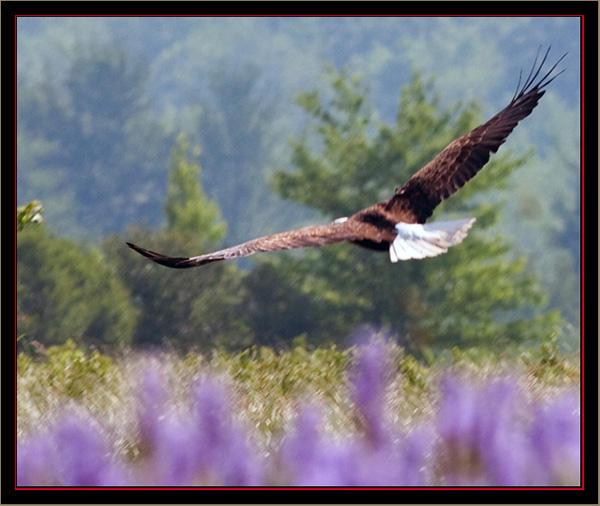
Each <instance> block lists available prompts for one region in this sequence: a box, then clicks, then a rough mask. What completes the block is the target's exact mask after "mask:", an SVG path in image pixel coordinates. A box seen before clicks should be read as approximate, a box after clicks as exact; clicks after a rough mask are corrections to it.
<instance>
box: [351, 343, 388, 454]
mask: <svg viewBox="0 0 600 506" xmlns="http://www.w3.org/2000/svg"><path fill="white" fill-rule="evenodd" d="M358 349H359V351H358V361H357V363H356V365H355V366H354V368H353V371H352V376H351V377H352V384H353V387H354V389H353V400H354V402H355V404H356V407H357V409H358V415H359V420H358V421H359V424H360V425H362V428H363V429H364V432H365V434H366V436H367V438H368V439H369V440H370V441H371V443H372V444H373V445H374V446H378V445H382V444H384V442H385V440H386V437H387V435H386V431H385V423H384V418H385V417H384V411H385V405H386V401H385V394H386V388H387V386H388V381H389V375H390V367H389V359H388V353H389V351H388V346H386V343H385V342H384V341H383V339H381V338H377V337H372V338H371V339H370V340H369V341H367V342H366V344H364V345H359V347H358Z"/></svg>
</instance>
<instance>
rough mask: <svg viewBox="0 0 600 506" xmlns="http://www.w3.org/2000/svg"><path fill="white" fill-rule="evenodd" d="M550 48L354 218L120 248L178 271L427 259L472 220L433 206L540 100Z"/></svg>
mask: <svg viewBox="0 0 600 506" xmlns="http://www.w3.org/2000/svg"><path fill="white" fill-rule="evenodd" d="M549 51H550V48H548V50H547V51H546V53H545V54H544V57H543V58H542V61H541V63H540V65H539V67H537V69H536V66H537V60H538V56H539V51H538V55H537V56H536V59H535V61H534V63H533V66H532V68H531V71H530V72H529V75H528V77H527V79H526V80H525V83H524V84H523V87H522V88H520V85H521V75H519V82H518V84H517V91H516V92H515V94H514V96H513V98H512V100H511V101H510V103H509V104H508V105H507V106H506V107H505V108H504V109H502V110H501V111H500V112H499V113H498V114H496V115H495V116H494V117H493V118H491V119H490V120H488V121H486V122H485V123H483V124H482V125H480V126H478V127H477V128H475V129H474V130H472V131H471V132H469V133H468V134H466V135H464V136H463V137H461V138H459V139H457V140H455V141H453V142H452V143H450V144H449V145H448V146H447V147H446V148H445V149H444V150H443V151H442V152H441V153H440V154H438V155H437V156H436V157H435V158H434V159H433V160H432V161H431V162H429V163H428V164H427V165H425V166H424V167H423V168H422V169H420V170H419V171H418V172H417V173H416V174H414V175H413V176H412V177H411V178H410V179H409V180H408V181H407V182H406V184H405V185H404V186H402V187H401V188H398V189H396V191H395V193H394V195H393V196H392V197H391V198H389V199H387V200H384V201H383V202H379V203H377V204H374V205H372V206H370V207H367V208H366V209H363V210H361V211H358V212H357V213H356V214H353V215H352V216H349V217H347V218H338V219H337V220H335V221H333V222H332V223H330V224H328V225H316V226H310V227H304V228H300V229H297V230H290V231H288V232H281V233H279V234H274V235H269V236H266V237H260V238H258V239H253V240H251V241H248V242H245V243H242V244H239V245H237V246H232V247H231V248H225V249H222V250H219V251H215V252H213V253H207V254H204V255H198V256H194V257H188V258H183V257H180V258H175V257H169V256H165V255H161V254H160V253H155V252H153V251H149V250H147V249H144V248H140V247H139V246H136V245H135V244H132V243H129V242H128V243H127V245H128V246H129V247H130V248H132V249H134V250H135V251H137V252H138V253H140V254H141V255H144V256H145V257H148V258H149V259H150V260H153V261H154V262H156V263H158V264H161V265H166V266H167V267H173V268H177V269H182V268H187V267H197V266H199V265H204V264H207V263H210V262H216V261H218V260H227V259H229V258H237V257H245V256H249V255H253V254H255V253H260V252H263V251H276V250H285V249H292V248H307V247H316V246H323V245H325V244H334V243H339V242H345V241H348V242H351V243H354V244H358V245H361V246H365V247H367V248H371V249H375V250H387V249H389V254H390V260H391V261H392V262H397V261H398V260H409V259H412V258H425V257H434V256H437V255H440V254H442V253H445V252H446V251H448V248H449V247H450V246H454V245H456V244H459V243H460V242H461V241H462V240H463V239H464V238H465V237H466V236H467V232H468V230H469V229H470V228H471V226H472V225H473V223H474V222H475V218H469V219H463V220H455V221H448V222H434V223H430V224H429V223H428V224H425V221H426V220H427V218H429V217H430V216H431V215H432V213H433V210H434V209H435V207H436V206H437V205H438V204H439V203H440V202H441V201H442V200H444V199H446V198H448V197H449V196H450V195H452V194H453V193H454V192H455V191H456V190H458V189H459V188H461V187H462V186H463V185H464V184H465V183H466V182H467V181H468V180H469V179H471V178H472V177H473V176H475V174H477V172H478V171H479V170H480V169H481V168H482V167H483V166H484V165H485V164H486V163H487V161H488V160H489V158H490V153H495V152H496V151H497V150H498V148H499V147H500V146H501V145H502V144H503V143H504V141H505V140H506V138H507V137H508V135H509V134H510V133H511V132H512V131H513V129H514V128H515V127H516V126H517V124H518V123H519V121H521V120H522V119H523V118H525V117H527V116H529V114H530V113H531V111H532V110H533V109H534V108H535V106H536V105H537V104H538V101H539V100H540V98H541V97H542V95H543V94H544V93H545V91H544V89H543V88H545V87H546V86H547V85H548V84H550V83H551V82H552V81H553V80H554V79H555V78H556V77H558V76H559V75H560V74H561V73H562V72H564V70H563V71H561V72H559V73H558V74H556V75H555V76H553V77H550V76H551V74H552V72H553V71H554V69H555V68H556V66H557V65H558V64H559V63H560V62H561V61H562V59H563V58H564V57H565V56H566V54H565V55H563V56H562V57H561V58H560V59H559V60H558V61H557V62H556V63H555V64H554V65H553V66H552V68H551V69H550V70H549V71H548V72H547V73H546V74H545V75H544V76H543V77H542V78H541V79H539V80H538V76H539V74H540V72H541V70H542V67H543V66H544V63H545V62H546V58H547V57H548V53H549Z"/></svg>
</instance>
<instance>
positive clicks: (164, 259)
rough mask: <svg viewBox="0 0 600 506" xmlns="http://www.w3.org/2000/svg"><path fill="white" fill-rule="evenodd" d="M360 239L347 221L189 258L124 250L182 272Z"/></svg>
mask: <svg viewBox="0 0 600 506" xmlns="http://www.w3.org/2000/svg"><path fill="white" fill-rule="evenodd" d="M362 238H363V237H362V235H361V232H360V230H358V229H355V228H354V227H352V225H350V224H349V223H348V221H343V222H333V223H331V224H329V225H316V226H312V227H304V228H300V229H297V230H290V231H288V232H281V233H279V234H274V235H269V236H266V237H259V238H258V239H253V240H251V241H248V242H245V243H242V244H239V245H237V246H232V247H231V248H225V249H222V250H219V251H215V252H213V253H207V254H205V255H199V256H195V257H189V258H185V257H180V258H177V257H169V256H165V255H161V254H160V253H155V252H154V251H150V250H147V249H144V248H140V247H139V246H137V245H135V244H132V243H130V242H128V243H127V246H129V247H130V248H131V249H133V250H135V251H137V252H138V253H140V254H141V255H144V256H145V257H147V258H149V259H150V260H153V261H154V262H156V263H158V264H161V265H166V266H167V267H173V268H176V269H185V268H187V267H197V266H199V265H204V264H207V263H210V262H217V261H219V260H227V259H229V258H238V257H247V256H250V255H254V254H255V253H261V252H263V251H277V250H285V249H295V248H308V247H311V246H323V245H325V244H335V243H338V242H344V241H355V240H359V239H362Z"/></svg>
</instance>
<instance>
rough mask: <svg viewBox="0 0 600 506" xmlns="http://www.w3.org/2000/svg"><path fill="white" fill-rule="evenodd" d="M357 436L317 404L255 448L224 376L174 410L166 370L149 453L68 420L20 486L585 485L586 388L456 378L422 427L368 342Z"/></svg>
mask: <svg viewBox="0 0 600 506" xmlns="http://www.w3.org/2000/svg"><path fill="white" fill-rule="evenodd" d="M348 373H349V374H348V378H349V381H350V387H351V388H350V390H351V392H352V402H353V406H354V409H355V413H353V418H354V420H355V425H356V430H355V431H354V433H353V434H351V435H343V436H341V435H339V436H333V435H327V434H326V433H325V431H323V430H322V425H323V420H324V418H325V415H326V413H324V412H323V411H324V410H323V406H318V405H317V404H316V403H314V404H313V403H311V402H309V401H307V402H306V403H305V404H303V405H301V406H300V407H299V409H298V412H297V414H296V416H295V417H294V421H293V423H292V425H291V427H290V428H289V429H287V430H285V431H283V433H282V434H281V435H280V441H279V442H278V444H277V445H276V446H275V447H274V448H273V449H272V450H270V451H265V450H264V448H260V447H259V446H258V445H256V443H255V442H254V441H255V438H253V437H252V434H251V431H250V430H248V428H247V427H245V426H243V424H241V423H240V422H239V418H236V416H234V415H235V413H234V412H233V407H232V403H231V402H230V397H229V394H228V391H227V389H226V388H225V387H224V386H223V384H222V382H219V381H217V380H216V379H214V378H212V379H211V378H210V377H209V378H204V379H200V380H197V381H196V382H195V383H194V384H193V402H192V408H191V409H190V411H189V412H185V413H182V412H180V411H177V410H173V409H170V402H169V398H168V395H167V393H166V392H167V390H166V388H165V383H166V380H165V378H164V377H163V373H162V371H161V370H160V369H159V368H158V367H156V368H149V369H148V370H147V371H146V372H145V373H144V374H143V377H141V378H140V384H139V387H138V405H137V406H134V407H132V409H133V410H134V411H135V420H136V423H137V427H136V431H137V432H136V433H137V438H138V444H137V447H138V448H139V453H138V454H137V455H136V456H135V458H131V459H126V458H123V456H122V455H120V454H119V452H116V451H115V450H114V448H112V447H111V444H110V443H109V439H108V438H107V437H105V435H103V432H102V431H101V430H100V428H99V426H100V424H95V423H94V420H93V419H84V418H82V417H81V416H68V415H66V416H65V417H64V418H63V419H62V420H59V421H57V422H55V423H54V424H53V425H52V426H51V427H49V428H48V430H47V431H46V432H44V433H40V434H37V435H34V436H32V437H29V438H28V439H26V440H25V441H23V442H21V443H20V444H19V445H18V448H17V485H18V486H34V487H35V486H72V487H83V486H210V485H215V486H232V487H233V486H235V487H240V486H242V487H244V486H269V487H277V486H344V487H348V486H357V487H359V486H398V487H400V486H578V485H579V483H580V408H579V395H578V392H577V391H572V392H567V393H565V392H562V393H559V394H557V395H555V396H550V397H549V398H544V399H542V400H535V401H533V400H530V399H527V398H526V396H525V395H523V393H522V392H521V391H520V390H519V388H518V386H517V385H516V384H515V382H514V381H512V380H511V379H510V378H489V379H487V380H486V381H482V382H474V381H469V380H468V379H466V378H465V377H463V376H460V375H457V374H448V375H446V376H445V377H444V378H443V380H442V382H441V385H440V395H439V399H438V401H437V403H436V405H435V406H434V409H433V410H432V412H431V416H425V417H422V418H421V419H419V420H418V421H417V422H415V423H414V424H412V426H411V427H409V428H406V427H395V426H394V424H393V423H391V422H390V417H389V416H388V414H387V413H386V392H387V389H388V386H389V380H390V369H389V367H388V360H387V355H386V346H385V343H384V342H383V341H381V340H377V339H371V340H369V341H368V342H366V343H365V344H363V345H361V346H359V354H358V359H357V360H356V362H355V363H354V364H353V365H352V366H351V369H350V370H349V371H348Z"/></svg>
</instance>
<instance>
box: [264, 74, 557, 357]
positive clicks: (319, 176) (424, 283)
mask: <svg viewBox="0 0 600 506" xmlns="http://www.w3.org/2000/svg"><path fill="white" fill-rule="evenodd" d="M328 75H329V82H330V90H329V93H330V96H329V99H328V101H327V102H326V101H324V100H323V98H322V96H321V94H319V93H317V92H310V93H303V94H302V95H300V96H299V99H298V102H299V104H300V105H301V106H302V107H303V108H304V109H305V110H306V111H307V112H308V113H309V114H310V115H311V117H312V123H311V124H310V126H309V129H308V130H307V131H305V133H304V134H303V135H302V137H301V138H300V139H299V140H296V141H293V142H292V150H293V155H292V156H293V162H294V165H295V167H296V171H295V172H293V173H286V172H279V173H278V174H277V175H276V178H275V180H274V185H275V188H276V189H277V190H278V191H279V192H280V194H281V195H282V196H284V197H285V198H289V199H292V200H294V201H297V202H301V203H304V204H307V205H309V206H312V207H315V208H317V209H318V210H319V211H321V213H323V215H325V216H326V217H327V218H329V219H335V218H338V217H340V216H348V215H350V214H353V213H354V212H356V211H357V210H359V209H361V208H364V207H366V206H368V205H370V204H373V203H374V202H378V201H380V200H383V199H384V198H386V197H388V196H389V195H390V192H391V191H393V185H397V186H399V185H401V184H403V182H405V181H406V180H408V179H409V177H410V176H411V175H412V174H413V173H415V172H416V171H417V170H418V169H419V168H420V167H422V166H423V165H424V164H425V163H427V162H428V161H429V160H431V159H432V158H433V157H434V156H435V155H436V154H437V153H439V152H440V151H441V150H442V149H443V148H444V147H445V146H446V145H447V144H448V143H449V142H451V141H452V140H454V139H455V138H457V137H459V136H461V135H463V134H464V133H466V132H467V131H468V130H469V129H471V128H473V127H474V126H476V125H477V124H478V123H480V118H479V115H478V113H477V107H475V105H474V104H471V105H469V106H467V107H462V108H461V107H459V106H452V107H448V108H443V107H441V105H440V98H439V96H435V95H433V93H432V83H431V82H430V83H425V82H423V80H422V79H421V78H420V77H419V75H415V76H414V79H413V81H412V83H411V84H410V85H407V86H405V87H403V89H402V95H401V99H400V105H399V108H398V112H397V115H396V123H395V125H393V126H388V125H385V124H382V123H380V122H378V121H377V120H376V119H375V117H374V113H373V111H372V110H371V109H370V108H369V107H368V105H367V102H366V98H365V94H366V92H365V90H364V89H363V88H362V86H361V84H360V81H359V80H358V79H356V78H349V77H348V76H347V75H345V74H344V73H341V74H340V73H337V72H335V71H334V70H332V69H329V70H328ZM503 151H504V153H502V152H501V153H500V154H499V155H495V156H494V157H493V158H492V160H491V161H490V162H489V163H488V165H487V166H486V167H485V168H484V169H483V170H482V172H481V173H480V174H478V175H477V176H476V177H475V178H474V179H473V180H472V181H470V182H469V183H468V184H467V185H466V186H465V187H464V188H462V189H461V190H460V191H459V192H457V193H456V194H454V195H453V196H452V198H450V199H449V200H448V201H446V202H445V203H444V204H443V205H442V206H440V208H438V210H436V215H435V217H434V218H432V219H437V220H441V219H444V218H443V217H442V215H447V216H446V218H450V219H451V218H456V217H459V216H461V217H465V216H474V217H477V220H478V221H477V222H476V226H475V228H474V230H472V231H471V232H470V234H469V237H468V238H467V239H466V240H465V241H464V242H463V243H462V244H461V245H460V247H456V248H451V249H450V251H449V252H448V253H447V254H445V255H441V256H439V257H436V258H428V259H425V260H420V261H407V262H401V263H400V264H391V263H390V262H389V259H388V255H387V253H385V254H378V253H376V252H373V251H370V250H363V249H361V248H358V247H356V246H353V245H341V246H340V245H337V246H331V247H325V248H320V249H318V250H310V251H307V252H306V254H305V255H304V256H303V257H302V258H294V257H292V256H286V257H285V258H283V257H282V258H281V259H279V263H278V265H277V267H278V270H279V272H280V273H282V276H287V277H290V278H291V279H293V280H295V281H296V282H297V283H299V284H300V285H301V286H302V288H303V290H304V291H305V292H306V293H310V294H312V295H313V296H314V297H315V299H317V300H318V301H319V307H320V308H321V311H320V314H319V315H318V318H319V321H320V322H321V325H322V327H321V329H320V332H318V333H317V334H320V337H323V336H325V337H328V338H330V339H340V337H341V336H345V335H347V333H348V332H349V331H350V330H351V329H352V328H353V327H354V326H356V325H359V324H362V323H371V324H375V325H379V326H384V327H388V328H391V329H393V330H394V331H396V332H397V333H398V334H399V335H400V336H401V337H402V339H403V340H405V341H406V342H407V343H410V344H413V345H439V346H452V345H458V346H471V345H476V344H482V343H486V344H488V345H491V346H501V345H504V344H506V343H507V342H521V341H523V340H526V339H529V338H537V339H545V338H547V337H549V336H550V335H551V333H552V332H553V331H554V328H555V326H556V325H557V324H558V323H559V316H558V314H557V313H556V312H551V313H547V314H540V311H539V308H540V307H541V306H543V304H544V302H545V296H544V294H543V293H542V291H541V288H540V286H539V284H538V283H537V281H536V280H535V279H534V278H532V277H531V276H527V275H525V274H524V272H523V269H524V265H525V260H524V259H519V260H516V261H509V260H507V256H506V253H507V250H508V248H507V246H506V245H505V244H504V243H503V241H502V240H501V239H500V238H497V237H496V238H494V237H490V236H489V234H486V229H488V228H489V227H490V226H491V225H492V224H494V223H495V222H496V220H497V219H498V217H499V213H500V211H501V207H502V203H501V202H499V198H498V196H499V194H497V193H494V192H497V190H498V189H502V188H504V187H505V185H506V181H507V177H508V176H509V174H510V173H511V172H512V171H513V170H515V169H516V168H517V167H519V166H520V165H521V164H522V163H523V161H524V159H523V158H519V157H516V156H514V155H512V154H511V153H510V150H507V149H506V148H504V149H503ZM494 202H496V203H494ZM448 215H449V216H448ZM524 308H529V311H530V312H532V314H533V315H535V317H533V316H532V318H530V319H527V320H523V321H522V320H521V319H520V318H519V316H520V315H521V313H517V311H518V310H523V309H524ZM297 332H298V333H300V332H301V329H298V330H297Z"/></svg>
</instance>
